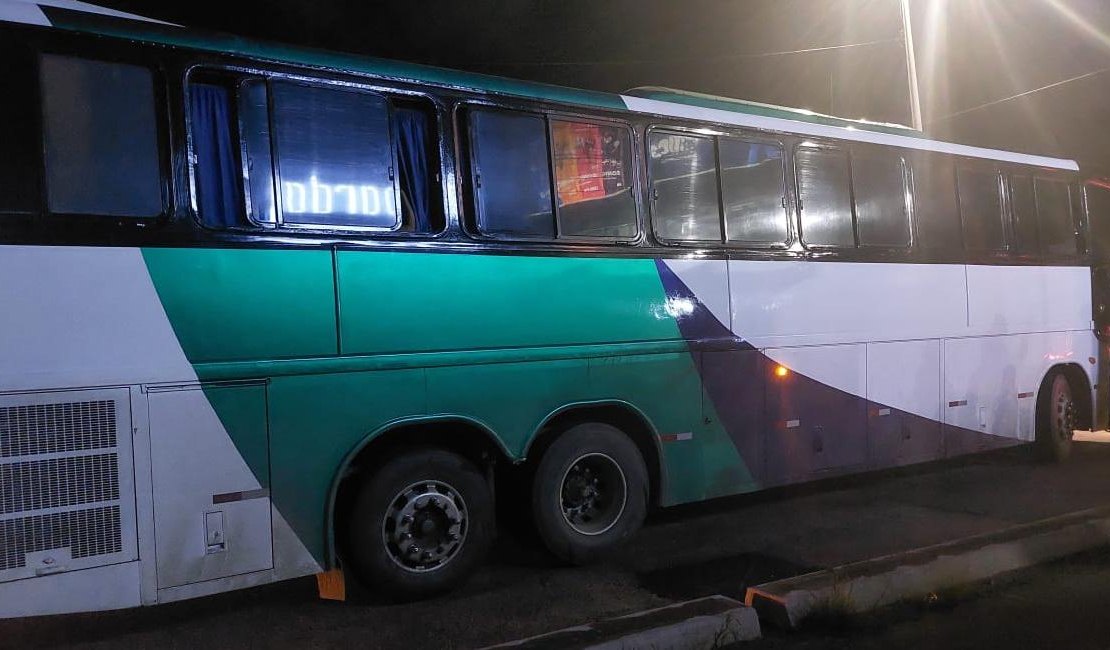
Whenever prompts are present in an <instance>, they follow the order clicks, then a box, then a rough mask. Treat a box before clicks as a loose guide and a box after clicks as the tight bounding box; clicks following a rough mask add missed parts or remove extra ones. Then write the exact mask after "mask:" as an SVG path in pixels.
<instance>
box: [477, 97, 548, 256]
mask: <svg viewBox="0 0 1110 650" xmlns="http://www.w3.org/2000/svg"><path fill="white" fill-rule="evenodd" d="M470 124H471V129H472V139H471V142H472V145H473V148H474V164H475V173H474V185H475V194H476V196H477V200H478V228H479V229H480V230H481V231H482V233H483V234H487V235H493V236H504V237H522V238H542V239H554V238H555V213H554V209H553V206H552V200H551V198H552V197H551V164H550V163H551V160H550V157H549V156H548V150H547V126H546V124H545V122H544V118H543V117H541V116H539V115H532V114H528V113H516V112H508V111H484V110H478V111H474V112H473V113H472V114H471V122H470Z"/></svg>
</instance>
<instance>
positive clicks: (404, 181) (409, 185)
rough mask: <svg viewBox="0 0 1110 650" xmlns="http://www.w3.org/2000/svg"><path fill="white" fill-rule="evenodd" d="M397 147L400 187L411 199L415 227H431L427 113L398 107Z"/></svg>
mask: <svg viewBox="0 0 1110 650" xmlns="http://www.w3.org/2000/svg"><path fill="white" fill-rule="evenodd" d="M395 117H396V118H397V145H398V146H397V149H398V155H397V158H398V164H399V165H400V168H401V169H400V180H401V191H403V192H404V193H405V194H406V195H407V196H408V198H409V201H410V202H411V203H412V207H413V211H414V213H415V214H414V215H413V227H414V229H415V230H416V232H429V231H430V230H431V229H432V216H431V213H430V211H431V206H432V200H433V199H432V188H433V186H435V187H438V184H435V185H433V183H432V182H431V179H430V178H429V175H430V174H431V173H433V172H432V170H431V169H429V163H428V129H429V125H428V116H427V114H426V113H424V112H423V111H420V110H415V109H410V108H398V109H397V111H396V113H395Z"/></svg>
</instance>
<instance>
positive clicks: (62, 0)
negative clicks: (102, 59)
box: [0, 0, 180, 27]
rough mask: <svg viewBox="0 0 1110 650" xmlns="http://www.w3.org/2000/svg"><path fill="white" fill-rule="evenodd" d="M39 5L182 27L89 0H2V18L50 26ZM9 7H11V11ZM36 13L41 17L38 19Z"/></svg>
mask: <svg viewBox="0 0 1110 650" xmlns="http://www.w3.org/2000/svg"><path fill="white" fill-rule="evenodd" d="M22 7H27V8H29V9H24V10H22V11H20V9H21V8H22ZM39 7H57V8H58V9H68V10H70V11H81V12H84V13H89V14H98V15H101V16H112V17H114V18H126V19H128V20H139V21H142V22H146V23H159V24H162V25H172V26H174V27H180V25H175V24H174V23H167V22H165V21H161V20H155V19H153V18H147V17H146V16H140V15H138V14H129V13H127V12H125V11H117V10H115V9H109V8H107V7H98V6H97V5H93V4H89V3H87V2H79V1H78V0H0V20H7V21H11V22H17V23H30V24H32V25H44V26H47V27H49V26H50V21H49V20H47V19H46V15H45V14H43V12H42V10H41V9H40V8H39ZM9 8H10V9H11V10H10V11H9ZM32 12H34V13H32ZM35 14H37V15H38V16H39V17H41V18H39V19H37V20H36V19H35ZM21 16H23V18H21Z"/></svg>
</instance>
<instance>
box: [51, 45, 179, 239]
mask: <svg viewBox="0 0 1110 650" xmlns="http://www.w3.org/2000/svg"><path fill="white" fill-rule="evenodd" d="M41 78H42V98H43V119H44V123H45V124H44V140H45V146H44V151H45V157H46V189H47V206H48V207H49V209H50V211H51V212H54V213H62V214H103V215H112V216H118V217H153V216H156V215H158V214H161V212H162V181H161V165H160V162H159V154H158V131H157V127H156V118H155V107H154V82H153V78H152V77H151V73H150V70H148V69H146V68H142V67H139V66H135V65H125V64H120V63H105V62H102V61H90V60H86V59H77V58H72V57H67V56H56V55H52V54H47V55H43V57H42V58H41Z"/></svg>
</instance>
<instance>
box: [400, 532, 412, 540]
mask: <svg viewBox="0 0 1110 650" xmlns="http://www.w3.org/2000/svg"><path fill="white" fill-rule="evenodd" d="M410 539H412V533H402V534H401V540H402V541H406V542H407V541H409V540H410Z"/></svg>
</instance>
